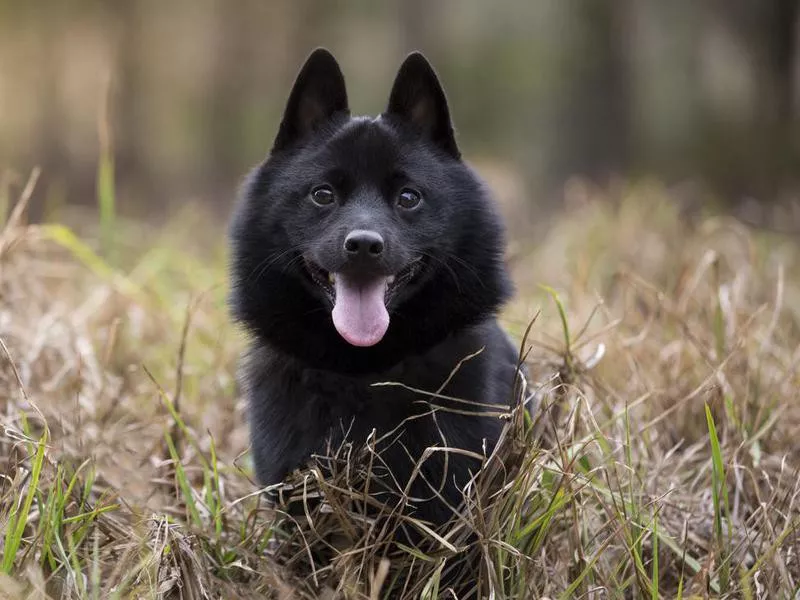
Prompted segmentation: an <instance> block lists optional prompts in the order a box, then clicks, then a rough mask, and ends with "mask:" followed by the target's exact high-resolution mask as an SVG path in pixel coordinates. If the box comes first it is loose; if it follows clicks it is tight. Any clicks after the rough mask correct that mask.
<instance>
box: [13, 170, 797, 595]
mask: <svg viewBox="0 0 800 600" xmlns="http://www.w3.org/2000/svg"><path fill="white" fill-rule="evenodd" d="M112 167H113V165H112ZM98 177H99V175H98ZM106 185H107V184H104V185H103V186H98V191H99V190H100V189H101V188H104V187H105V186H106ZM111 187H112V188H113V185H112V186H111ZM104 193H105V192H104ZM111 198H112V199H111V200H110V201H109V200H108V199H106V200H105V202H109V204H108V205H107V206H106V209H101V211H102V210H106V213H105V215H106V216H105V217H104V219H105V220H102V219H101V223H100V226H99V228H98V229H97V231H96V232H95V234H92V233H91V232H89V233H87V234H84V235H83V236H79V235H77V234H75V233H74V232H73V231H71V230H69V229H67V228H66V227H64V226H62V225H58V224H52V225H47V226H41V227H34V226H32V227H26V226H23V224H22V223H23V220H22V219H21V218H20V210H18V207H19V206H20V205H17V207H16V208H15V209H14V210H12V213H11V217H10V218H9V219H8V222H7V224H6V225H5V227H4V229H3V231H2V234H0V299H2V300H1V301H0V340H2V342H3V346H2V349H3V352H2V354H1V355H0V398H2V400H0V405H2V413H0V414H1V415H2V416H0V473H2V476H0V529H1V530H2V535H0V539H1V540H2V549H1V550H2V551H1V552H0V555H1V556H2V563H0V597H8V598H14V599H16V598H20V599H21V598H29V597H31V598H32V597H36V598H43V597H50V598H62V597H72V598H138V597H147V598H168V597H169V598H245V599H246V598H264V597H272V598H320V597H321V598H347V599H356V598H358V599H362V598H370V599H372V598H380V599H383V598H442V597H446V595H447V594H448V593H449V592H448V588H449V587H457V588H460V591H461V592H464V591H465V590H466V592H467V595H469V592H470V591H471V590H473V589H474V590H475V592H476V594H477V595H480V597H488V598H520V599H522V598H540V597H548V598H564V599H567V598H576V597H586V598H598V597H604V598H605V597H608V598H620V599H623V598H624V599H627V598H651V599H656V598H688V597H723V598H762V597H767V596H766V595H765V594H771V595H772V596H770V597H773V596H774V597H793V596H794V595H795V594H796V592H797V589H798V585H800V567H798V561H797V560H796V552H797V535H798V533H797V528H798V525H800V508H798V498H800V483H798V477H797V469H798V466H799V465H798V464H797V457H796V453H795V452H794V449H796V435H797V431H798V427H800V404H798V402H797V400H798V399H799V398H798V389H800V379H799V376H798V365H799V364H800V350H798V348H799V347H800V310H798V308H797V307H798V306H800V246H799V245H798V242H797V241H796V240H792V239H788V238H782V237H777V236H775V235H772V234H768V233H764V232H757V231H752V230H749V229H747V228H745V227H743V226H742V225H740V224H739V223H736V222H735V221H732V220H729V219H726V218H719V217H713V216H710V217H705V218H703V219H700V220H697V221H687V220H685V219H683V218H682V217H681V216H680V215H678V214H677V211H676V209H675V207H674V204H673V203H672V202H671V199H670V198H669V196H668V195H667V194H666V193H665V192H663V191H662V190H658V189H656V188H653V187H649V186H639V187H632V188H631V189H629V190H627V191H626V192H625V193H624V194H623V196H622V197H615V196H598V195H595V194H592V193H588V192H586V197H585V198H583V202H582V207H581V208H579V209H575V210H574V211H572V212H570V213H568V214H565V215H563V216H562V217H560V218H559V219H557V220H555V221H554V222H553V223H552V226H551V228H550V230H549V233H548V234H547V235H546V236H545V237H544V238H542V239H540V240H538V241H537V244H536V245H535V246H534V247H531V248H529V251H528V252H527V254H526V255H525V256H524V258H523V259H521V260H519V261H518V263H517V266H516V267H515V279H516V280H517V283H518V288H519V293H518V295H517V298H516V299H515V301H514V302H513V303H512V304H511V305H510V306H509V307H508V309H507V310H506V311H505V312H504V314H503V322H504V324H505V325H506V326H507V328H508V329H509V331H511V332H513V333H514V334H515V335H517V336H518V339H520V340H522V339H523V337H524V338H525V340H526V341H525V343H524V344H522V342H521V346H522V348H521V355H522V356H524V357H525V360H526V363H527V366H528V369H529V372H530V378H529V380H528V381H527V388H526V389H527V398H528V401H529V403H530V405H531V406H532V408H533V416H532V417H526V416H525V414H526V413H525V412H524V411H521V410H520V409H519V408H516V409H515V408H513V407H509V410H508V411H507V414H505V415H503V416H502V418H504V419H505V422H506V430H505V432H504V437H503V440H502V442H501V444H500V445H499V447H498V448H497V450H496V451H495V453H494V454H493V455H492V456H488V457H486V458H485V466H484V468H483V470H482V471H481V473H479V474H477V476H476V478H475V479H474V481H473V482H472V483H471V485H470V486H468V488H467V490H466V497H465V507H464V510H463V512H462V515H461V518H460V519H459V520H458V521H457V522H455V523H453V524H452V526H451V527H449V528H447V529H446V530H444V531H432V530H430V528H428V527H427V526H426V525H425V524H424V523H420V522H416V521H414V520H413V519H410V520H409V519H408V518H406V517H401V516H398V515H397V514H391V511H390V509H385V510H384V512H383V514H382V516H378V517H375V516H374V515H373V514H372V512H370V513H367V512H366V511H365V510H364V507H365V504H370V505H371V506H372V507H373V508H374V509H375V510H378V511H379V508H380V507H379V506H378V505H377V504H375V502H374V500H373V499H371V497H370V494H369V491H370V490H372V489H374V488H373V487H372V486H371V484H370V481H371V477H372V476H373V474H374V471H375V469H376V466H377V465H378V464H379V461H380V457H379V456H377V455H376V453H375V452H374V444H372V443H371V442H370V441H367V443H366V445H365V446H363V447H362V446H360V445H348V446H344V447H342V448H331V452H330V455H329V456H321V457H318V458H317V459H316V460H317V461H319V462H313V461H312V462H311V463H310V464H309V465H308V467H307V468H304V469H301V470H299V471H297V472H295V473H293V474H292V475H291V476H290V477H289V478H288V479H287V481H286V482H285V484H284V485H282V486H279V487H278V488H277V489H275V490H273V498H275V499H274V500H272V501H268V500H267V499H266V498H265V497H264V496H263V495H261V494H260V493H259V490H258V488H257V486H256V485H255V483H254V482H253V479H252V465H251V460H250V457H249V454H248V441H247V429H246V425H245V411H244V407H243V404H242V401H241V399H240V397H239V395H238V393H237V389H236V386H235V382H234V373H235V369H236V360H237V356H238V354H239V352H240V351H241V349H242V339H241V338H240V336H239V334H238V332H237V331H236V330H235V329H234V328H233V327H232V326H230V325H229V323H228V317H227V311H226V309H225V295H226V290H225V267H224V266H225V259H226V257H225V253H224V240H223V239H222V233H221V231H219V229H218V228H217V227H216V226H215V225H214V224H213V223H211V222H210V221H209V222H204V221H202V217H198V216H196V215H195V217H194V218H195V220H194V221H190V220H189V219H190V217H189V216H188V215H183V216H181V218H180V219H179V220H177V221H175V222H174V223H170V224H169V225H168V226H167V227H166V229H165V231H164V232H160V231H151V232H150V234H149V235H150V237H149V242H150V243H149V244H145V245H144V246H146V247H147V250H145V251H143V252H142V251H141V250H139V249H140V248H141V247H143V244H142V242H141V235H142V229H141V228H140V227H139V226H138V225H137V224H135V223H129V222H126V221H125V220H124V219H120V218H119V217H118V216H116V215H114V210H113V195H112V197H111ZM101 206H102V202H101ZM198 231H203V232H207V233H206V234H205V235H204V236H202V237H203V239H206V240H213V242H211V243H210V244H209V246H208V247H207V248H202V247H198V245H197V244H196V243H193V242H195V241H196V240H197V239H198V236H197V232H198ZM104 232H105V233H104ZM112 234H113V242H107V243H109V244H111V245H110V246H103V245H101V251H100V252H97V251H95V250H94V249H93V248H94V247H95V244H94V242H95V241H96V240H97V239H102V238H103V236H110V235H112ZM112 247H113V248H115V252H117V253H118V255H117V256H116V258H111V257H110V256H109V255H107V254H106V252H105V251H104V250H102V248H112ZM123 265H125V266H123ZM535 315H538V317H537V318H536V320H535V322H533V323H532V324H531V321H532V317H533V316H535ZM465 358H466V357H465ZM387 383H390V382H387ZM395 383H397V382H395ZM399 383H402V382H399ZM425 399H426V397H425V396H424V395H423V396H422V397H421V400H425ZM320 462H323V463H325V465H326V466H327V467H329V468H330V469H331V470H332V471H333V473H332V475H331V476H330V477H323V476H322V469H320V468H319V467H320V464H319V463H320ZM401 500H402V499H401ZM390 508H391V507H390ZM379 513H380V511H379ZM367 514H369V515H370V516H365V515H367ZM402 519H405V521H404V523H405V524H406V525H407V526H411V527H414V528H416V529H417V530H418V531H421V532H422V538H423V539H422V541H421V542H420V543H419V544H417V545H415V546H410V545H399V546H397V545H395V546H392V545H390V544H388V543H387V542H388V541H389V540H390V539H391V538H392V537H393V532H394V531H395V529H396V528H397V527H398V526H399V524H400V520H402ZM462 597H464V594H463V593H462Z"/></svg>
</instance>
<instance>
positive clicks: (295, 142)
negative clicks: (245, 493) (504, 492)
mask: <svg viewBox="0 0 800 600" xmlns="http://www.w3.org/2000/svg"><path fill="white" fill-rule="evenodd" d="M322 183H325V184H328V185H330V186H331V188H332V189H333V190H334V192H335V197H336V200H335V202H333V204H331V205H328V206H318V205H316V204H315V203H314V202H312V200H311V198H310V194H311V191H312V189H313V188H314V186H317V185H319V184H322ZM406 188H413V189H414V190H417V191H419V192H420V194H421V196H422V203H421V204H420V206H419V207H418V208H416V209H413V210H403V209H401V208H400V207H398V206H397V204H396V200H397V197H398V194H399V193H401V191H402V190H403V189H406ZM354 229H369V230H371V231H376V232H379V233H380V235H381V236H382V237H383V239H384V241H385V252H384V253H383V254H382V255H381V257H380V261H377V262H376V263H375V264H374V265H372V266H371V267H370V268H371V269H373V270H374V271H375V272H380V273H382V274H384V275H388V274H393V273H397V272H400V271H402V270H403V269H404V268H405V267H407V265H409V264H410V263H412V262H413V261H414V260H415V259H418V258H421V261H420V263H419V264H420V265H422V266H421V269H419V272H418V273H417V274H416V275H415V276H414V278H413V279H412V280H411V281H410V282H408V283H406V284H405V285H402V286H400V285H398V286H397V289H394V290H393V291H392V292H391V293H390V294H389V295H388V296H387V301H386V302H387V308H388V311H389V314H390V317H391V320H390V324H389V328H388V330H387V331H386V333H385V335H384V337H383V338H382V339H381V341H379V342H378V343H377V344H375V345H373V346H371V347H357V346H352V345H350V344H349V343H348V342H347V341H345V339H343V337H342V336H340V335H339V333H338V332H337V330H336V328H334V326H333V324H332V321H331V307H332V305H331V300H330V294H329V292H326V291H325V289H324V287H323V286H321V285H320V284H319V283H318V282H317V281H315V280H314V278H313V277H312V276H311V275H310V271H309V269H310V268H311V267H309V266H308V265H309V264H313V265H317V266H318V267H319V268H320V269H321V270H322V272H330V273H336V272H339V271H341V270H343V269H345V270H346V269H349V268H350V269H355V268H356V267H353V266H352V265H350V264H349V263H348V257H347V255H346V253H344V252H343V250H342V243H343V239H344V237H345V236H346V235H347V233H348V232H350V231H352V230H354ZM230 237H231V244H232V297H231V301H232V311H233V315H234V317H235V318H236V319H237V320H238V321H239V322H241V323H242V324H243V325H244V326H245V328H246V329H247V330H248V332H249V333H250V334H251V347H250V350H249V352H248V354H247V356H246V358H245V360H244V362H243V369H242V383H243V388H244V390H245V393H246V395H247V398H248V402H249V407H250V425H251V435H252V444H253V451H254V458H255V465H256V470H257V474H258V478H259V480H260V481H261V482H262V483H263V484H273V483H277V482H279V481H281V480H282V479H283V478H284V477H285V476H286V475H287V473H288V472H290V471H291V470H293V469H295V468H297V467H299V466H301V465H302V464H303V463H304V461H306V460H307V459H308V457H309V456H310V454H312V453H315V452H319V451H323V450H324V448H325V447H326V442H327V441H328V440H332V441H333V443H334V444H335V443H336V442H337V440H341V438H342V432H343V431H345V430H347V431H349V433H348V435H349V439H350V440H351V441H354V442H357V443H358V442H363V441H365V440H366V438H367V436H368V435H369V433H370V432H371V431H372V430H373V428H374V429H376V430H377V432H378V434H379V435H380V434H381V433H385V432H387V431H389V430H391V429H394V428H395V427H397V426H398V425H401V423H403V421H404V420H405V419H407V418H408V417H411V416H414V415H418V414H422V413H424V412H430V408H431V407H430V406H429V405H428V404H427V403H426V402H420V401H421V400H422V401H429V400H430V401H432V402H434V403H435V404H437V405H445V406H451V407H452V406H455V407H456V408H459V409H461V410H463V409H464V408H465V406H463V405H454V404H452V403H450V404H448V403H447V402H446V401H443V400H435V401H433V400H432V399H431V398H429V397H425V396H421V395H420V394H415V393H413V392H410V391H408V390H406V389H402V388H400V387H372V386H371V384H372V383H375V382H383V381H397V382H401V383H403V384H405V385H407V386H410V387H413V388H419V389H423V390H427V391H430V392H435V391H436V390H438V389H439V388H440V387H441V386H442V384H443V383H444V382H445V381H446V380H447V378H448V376H449V375H450V373H451V371H452V370H453V369H454V368H455V367H456V365H457V364H458V363H459V361H461V360H462V359H464V358H465V357H466V356H467V355H470V354H473V353H475V352H476V351H478V350H480V349H481V348H484V350H483V352H482V353H481V354H479V355H478V356H477V357H475V358H473V359H471V360H469V361H467V362H466V363H465V364H464V365H463V367H462V368H461V369H460V370H459V371H458V372H457V374H456V375H455V376H454V377H453V378H452V380H451V381H450V382H449V383H448V384H447V386H446V387H445V388H444V389H443V390H442V394H444V395H447V396H451V397H455V398H461V399H465V400H470V401H474V402H482V403H495V404H501V405H508V404H509V402H510V401H511V399H512V398H511V396H512V387H513V383H514V378H515V367H516V361H517V351H516V349H515V347H514V346H513V345H512V344H511V342H510V341H509V339H508V338H507V337H506V335H505V334H504V333H503V331H502V330H501V329H500V327H499V325H498V323H497V321H496V319H495V314H496V311H497V310H498V308H499V307H500V306H501V305H502V303H503V302H504V301H506V300H507V298H508V297H509V295H510V293H511V285H510V282H509V278H508V275H507V273H506V270H505V267H504V263H503V252H504V234H503V227H502V224H501V221H500V219H499V217H498V215H497V213H496V211H495V208H494V206H493V203H492V201H491V199H490V197H489V195H488V193H487V191H486V189H485V188H484V186H483V184H482V183H481V182H480V180H479V179H478V178H477V176H476V175H475V174H474V173H473V172H472V171H471V170H470V168H469V167H468V166H467V165H465V164H464V163H463V162H462V161H461V159H460V154H459V150H458V147H457V145H456V141H455V138H454V134H453V129H452V125H451V122H450V117H449V111H448V108H447V103H446V100H445V96H444V93H443V91H442V88H441V86H440V84H439V81H438V79H437V77H436V75H435V73H434V72H433V70H432V68H431V67H430V65H429V64H428V62H427V61H426V60H425V58H424V57H423V56H422V55H421V54H418V53H414V54H411V55H410V56H409V57H408V58H407V59H406V61H405V63H404V64H403V65H402V67H401V68H400V71H399V73H398V75H397V79H396V81H395V84H394V86H393V89H392V92H391V94H390V101H389V105H388V108H387V111H386V112H385V113H383V114H382V115H381V116H380V117H378V118H376V119H373V118H365V117H351V116H350V114H349V110H348V104H347V94H346V91H345V84H344V78H343V77H342V74H341V71H340V70H339V66H338V64H337V63H336V60H335V59H334V58H333V56H331V55H330V54H329V53H328V52H327V51H326V50H322V49H320V50H316V51H315V52H314V53H312V55H311V56H310V57H309V58H308V60H307V62H306V64H305V66H304V67H303V69H302V70H301V71H300V74H299V75H298V78H297V81H296V82H295V84H294V88H293V89H292V92H291V94H290V97H289V101H288V103H287V108H286V112H285V114H284V118H283V121H282V123H281V126H280V130H279V133H278V135H277V138H276V140H275V144H274V147H273V150H272V152H271V154H270V156H269V158H268V159H267V160H266V161H265V162H264V163H263V164H261V165H260V166H259V167H257V168H256V169H255V170H254V171H253V172H252V173H251V174H250V175H249V177H248V178H247V180H246V182H245V184H244V186H243V189H242V192H241V197H240V200H239V204H238V207H237V211H236V214H235V216H234V219H233V222H232V225H231V229H230ZM359 268H360V267H359ZM398 279H399V278H398ZM466 408H467V409H468V410H473V411H474V410H475V409H474V407H466ZM437 423H438V426H437ZM500 428H501V422H500V421H499V419H497V418H496V417H489V416H476V415H461V414H457V413H453V412H447V411H444V410H439V411H437V412H436V414H435V418H434V417H433V416H431V415H430V414H428V415H427V416H424V417H422V418H418V419H412V420H410V421H406V422H405V424H404V425H403V427H402V429H401V430H402V435H401V438H400V440H399V441H401V442H402V445H401V444H398V443H394V444H391V445H389V446H388V447H387V448H385V450H384V453H383V456H384V459H385V460H386V462H387V463H388V465H389V467H390V468H391V470H392V472H393V473H394V475H395V477H396V479H397V480H399V481H400V483H401V485H405V483H406V481H407V480H408V478H409V476H410V474H411V467H412V460H411V459H410V458H409V457H408V456H407V455H406V453H405V450H403V447H402V446H405V448H407V449H408V451H409V452H410V454H411V455H412V456H413V457H414V458H415V459H416V458H419V456H420V455H421V454H422V452H423V450H424V449H425V448H427V447H429V446H443V445H445V444H447V445H448V446H454V447H460V448H464V449H468V450H472V451H474V452H479V453H484V452H489V451H490V450H491V448H492V447H493V444H494V443H495V442H496V440H497V436H498V434H499V431H500ZM477 466H478V463H477V462H476V461H474V460H473V459H468V458H465V457H464V456H462V455H455V454H451V455H450V456H449V458H448V469H449V470H448V471H447V472H445V461H444V456H443V453H434V454H433V455H432V457H431V458H429V459H428V460H427V462H426V463H425V464H424V467H423V470H422V475H423V476H424V478H425V479H427V480H428V483H430V484H432V485H434V486H435V487H438V484H439V483H441V482H442V481H443V480H444V489H443V495H444V499H445V501H444V502H443V501H441V500H436V501H427V502H420V503H418V505H417V511H418V512H417V514H418V515H420V516H422V517H423V518H426V519H429V520H430V521H432V522H434V523H442V522H444V521H446V520H447V519H448V518H449V517H450V516H451V512H450V511H449V509H448V508H447V504H451V505H454V506H455V505H458V503H459V500H460V497H461V496H460V492H459V489H458V488H459V486H461V485H463V484H464V483H465V482H466V480H467V479H468V477H469V472H470V471H474V470H475V468H476V467H477ZM411 491H412V495H416V496H417V497H425V498H429V497H430V496H431V493H430V490H429V488H428V484H427V483H425V482H424V480H423V479H419V478H418V480H417V481H416V483H415V484H414V485H413V486H412V488H411Z"/></svg>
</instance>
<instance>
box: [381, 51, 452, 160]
mask: <svg viewBox="0 0 800 600" xmlns="http://www.w3.org/2000/svg"><path fill="white" fill-rule="evenodd" d="M386 114H388V115H393V116H395V117H397V118H399V119H402V120H404V121H406V122H408V123H411V125H413V126H414V127H415V128H417V130H418V131H419V132H420V133H421V134H422V135H424V136H425V137H427V138H428V139H430V140H431V141H432V142H433V143H434V144H436V145H437V146H439V147H440V148H442V149H443V150H444V151H445V152H447V153H448V154H450V155H451V156H453V157H455V158H460V156H461V153H460V152H459V151H458V146H457V145H456V140H455V135H454V133H453V125H452V123H451V122H450V111H449V110H448V108H447V99H446V98H445V95H444V90H442V86H441V84H440V83H439V78H438V77H437V76H436V73H435V72H434V70H433V67H431V65H430V63H429V62H428V61H427V59H426V58H425V57H424V56H423V55H422V54H420V53H419V52H412V53H411V54H409V55H408V57H407V58H406V60H405V61H404V62H403V64H402V65H401V66H400V70H399V71H398V72H397V77H396V78H395V80H394V85H393V86H392V93H391V94H390V95H389V107H388V108H387V109H386Z"/></svg>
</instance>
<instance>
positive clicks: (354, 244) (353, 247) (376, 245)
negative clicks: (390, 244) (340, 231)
mask: <svg viewBox="0 0 800 600" xmlns="http://www.w3.org/2000/svg"><path fill="white" fill-rule="evenodd" d="M344 250H345V252H347V253H348V254H350V255H352V256H364V257H370V258H377V257H379V256H380V255H381V254H383V238H382V237H381V234H380V233H378V232H377V231H368V230H366V229H354V230H353V231H351V232H350V233H348V234H347V237H346V238H344Z"/></svg>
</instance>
